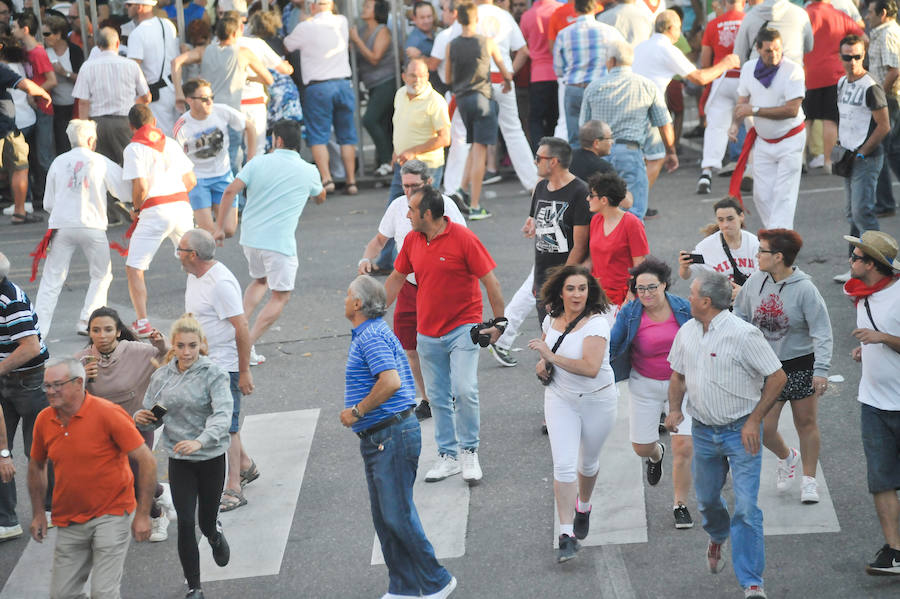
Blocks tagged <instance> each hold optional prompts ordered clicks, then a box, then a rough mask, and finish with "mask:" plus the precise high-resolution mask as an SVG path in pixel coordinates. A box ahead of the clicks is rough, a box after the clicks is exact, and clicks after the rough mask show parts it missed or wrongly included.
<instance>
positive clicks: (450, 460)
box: [425, 455, 462, 483]
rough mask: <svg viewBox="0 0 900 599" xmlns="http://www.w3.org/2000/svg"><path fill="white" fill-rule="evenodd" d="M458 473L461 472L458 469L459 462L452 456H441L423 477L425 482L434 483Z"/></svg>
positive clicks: (460, 469)
mask: <svg viewBox="0 0 900 599" xmlns="http://www.w3.org/2000/svg"><path fill="white" fill-rule="evenodd" d="M460 472H462V468H460V467H459V460H457V459H456V458H454V457H453V456H449V455H441V456H440V457H439V458H438V460H437V462H435V463H434V466H432V467H431V470H429V471H428V473H427V474H426V475H425V482H426V483H436V482H437V481H439V480H444V479H445V478H447V477H448V476H453V475H454V474H459V473H460Z"/></svg>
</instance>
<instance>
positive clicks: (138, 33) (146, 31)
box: [128, 17, 178, 85]
mask: <svg viewBox="0 0 900 599" xmlns="http://www.w3.org/2000/svg"><path fill="white" fill-rule="evenodd" d="M160 22H161V23H162V24H163V26H162V27H160V25H159V24H160ZM163 27H164V28H165V44H163ZM164 53H165V54H164ZM176 56H178V34H177V32H176V31H175V25H173V24H172V21H170V20H168V19H160V18H159V17H153V18H150V19H147V20H146V21H144V22H143V23H141V24H140V25H138V26H137V27H135V28H134V31H132V32H131V35H129V36H128V58H131V59H133V60H140V61H141V70H142V71H144V77H146V78H147V83H148V84H150V85H152V84H154V83H155V82H157V81H159V73H160V68H162V74H163V79H164V80H165V81H166V84H167V85H169V75H171V73H172V61H173V60H174V59H175V57H176Z"/></svg>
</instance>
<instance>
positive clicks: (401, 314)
mask: <svg viewBox="0 0 900 599" xmlns="http://www.w3.org/2000/svg"><path fill="white" fill-rule="evenodd" d="M418 292H419V288H418V287H416V286H415V285H413V284H412V283H410V282H409V281H403V287H401V288H400V293H399V294H397V304H396V305H395V306H394V334H395V335H396V336H397V339H399V340H400V345H401V346H403V349H412V350H414V349H416V294H417V293H418Z"/></svg>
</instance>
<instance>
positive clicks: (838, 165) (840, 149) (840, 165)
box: [831, 144, 856, 177]
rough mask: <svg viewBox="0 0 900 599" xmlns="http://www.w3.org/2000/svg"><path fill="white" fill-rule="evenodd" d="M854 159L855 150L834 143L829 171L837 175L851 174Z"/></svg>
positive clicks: (845, 175)
mask: <svg viewBox="0 0 900 599" xmlns="http://www.w3.org/2000/svg"><path fill="white" fill-rule="evenodd" d="M854 160H856V152H855V151H853V150H848V149H847V148H845V147H844V146H842V145H840V144H835V146H834V147H833V148H832V149H831V172H832V174H834V175H837V176H839V177H850V176H852V175H853V162H854Z"/></svg>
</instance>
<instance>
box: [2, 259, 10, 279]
mask: <svg viewBox="0 0 900 599" xmlns="http://www.w3.org/2000/svg"><path fill="white" fill-rule="evenodd" d="M9 269H10V266H9V258H7V257H6V254H4V253H3V252H0V281H2V280H3V279H5V278H6V277H7V275H9Z"/></svg>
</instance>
